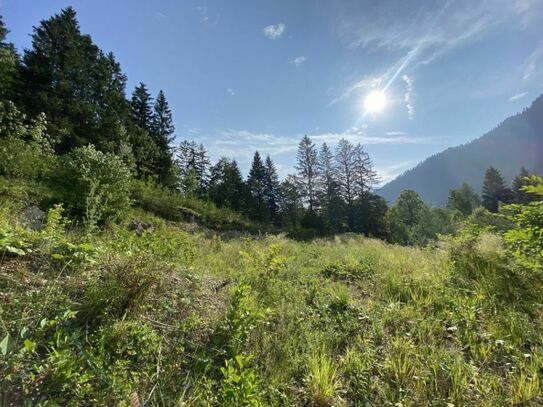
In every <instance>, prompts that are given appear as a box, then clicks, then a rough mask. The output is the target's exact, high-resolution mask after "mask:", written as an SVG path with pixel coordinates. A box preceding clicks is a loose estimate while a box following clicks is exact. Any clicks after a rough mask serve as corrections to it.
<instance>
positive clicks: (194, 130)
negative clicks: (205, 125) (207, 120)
mask: <svg viewBox="0 0 543 407" xmlns="http://www.w3.org/2000/svg"><path fill="white" fill-rule="evenodd" d="M201 132H202V129H200V128H198V127H193V128H191V129H189V130H188V131H187V134H188V135H189V136H192V137H193V136H196V135H198V134H200V133H201Z"/></svg>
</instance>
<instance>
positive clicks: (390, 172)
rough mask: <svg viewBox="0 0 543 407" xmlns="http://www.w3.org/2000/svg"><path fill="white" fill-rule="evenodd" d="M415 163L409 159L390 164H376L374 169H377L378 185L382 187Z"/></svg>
mask: <svg viewBox="0 0 543 407" xmlns="http://www.w3.org/2000/svg"><path fill="white" fill-rule="evenodd" d="M416 163H417V162H416V161H413V160H409V161H402V162H399V163H394V164H391V165H385V166H376V167H375V170H376V171H377V174H378V176H379V181H380V182H379V185H378V187H382V186H383V185H385V184H386V183H388V182H390V181H392V180H393V179H395V178H396V177H397V176H398V175H400V174H402V173H404V172H405V171H406V170H408V169H409V168H411V167H412V166H413V165H415V164H416Z"/></svg>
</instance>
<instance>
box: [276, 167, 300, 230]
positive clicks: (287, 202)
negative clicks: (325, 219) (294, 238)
mask: <svg viewBox="0 0 543 407" xmlns="http://www.w3.org/2000/svg"><path fill="white" fill-rule="evenodd" d="M303 211H304V208H303V202H302V196H301V194H300V191H299V189H298V181H297V179H296V176H295V175H288V176H287V177H286V178H285V179H284V180H283V181H282V182H281V184H280V185H279V218H280V222H281V224H282V225H283V226H294V227H297V226H299V225H300V221H301V219H302V215H303Z"/></svg>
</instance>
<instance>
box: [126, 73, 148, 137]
mask: <svg viewBox="0 0 543 407" xmlns="http://www.w3.org/2000/svg"><path fill="white" fill-rule="evenodd" d="M152 105H153V99H152V98H151V94H150V93H149V91H148V90H147V86H145V84H144V83H143V82H140V84H139V85H138V86H136V87H135V88H134V92H132V99H131V102H130V107H131V110H132V119H133V120H134V123H136V125H138V126H139V127H140V128H142V129H144V130H146V131H147V132H148V133H149V134H151V133H152V132H153V112H152Z"/></svg>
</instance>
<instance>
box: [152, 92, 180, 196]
mask: <svg viewBox="0 0 543 407" xmlns="http://www.w3.org/2000/svg"><path fill="white" fill-rule="evenodd" d="M151 129H152V132H151V134H152V136H153V139H154V141H155V143H156V145H157V150H158V157H157V160H156V161H157V162H156V168H155V172H156V174H157V177H158V180H159V182H160V183H161V184H163V185H166V186H173V184H174V182H175V174H174V172H173V159H172V150H171V147H170V143H171V142H172V141H173V140H174V135H173V133H174V131H175V127H174V125H173V118H172V112H171V110H170V107H169V106H168V102H167V100H166V96H165V95H164V92H163V91H162V90H161V91H160V92H159V93H158V96H157V98H156V101H155V105H154V114H153V118H152V124H151Z"/></svg>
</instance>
